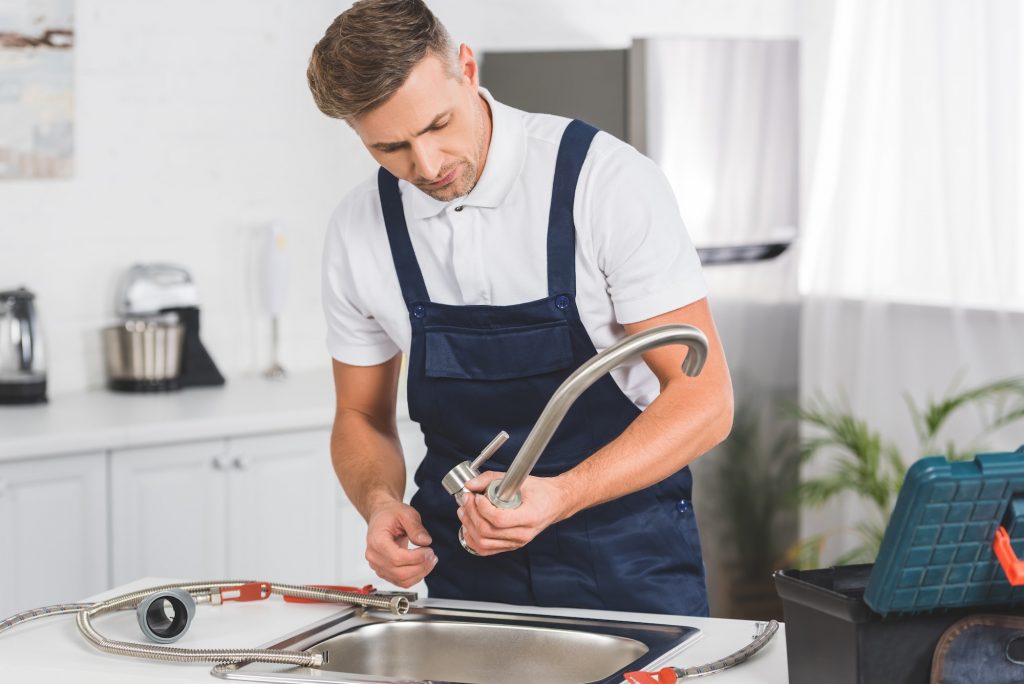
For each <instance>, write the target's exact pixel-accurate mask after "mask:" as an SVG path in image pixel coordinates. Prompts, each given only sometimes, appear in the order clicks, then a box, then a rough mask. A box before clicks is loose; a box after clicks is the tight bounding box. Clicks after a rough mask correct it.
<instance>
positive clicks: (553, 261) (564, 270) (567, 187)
mask: <svg viewBox="0 0 1024 684" xmlns="http://www.w3.org/2000/svg"><path fill="white" fill-rule="evenodd" d="M595 135H597V129H596V128H594V127H593V126H591V125H590V124H588V123H586V122H585V121H581V120H579V119H573V120H572V121H571V122H570V123H569V125H568V126H567V127H566V129H565V132H564V133H563V134H562V142H561V143H560V144H559V146H558V158H557V159H556V161H555V180H554V185H553V186H552V188H551V213H550V215H549V216H548V296H554V295H557V294H568V295H572V296H575V295H576V224H575V223H574V222H573V220H572V208H573V205H574V203H575V201H576V182H577V181H578V180H579V177H580V169H581V168H583V160H584V159H586V158H587V151H588V150H589V149H590V143H591V141H592V140H593V139H594V136H595Z"/></svg>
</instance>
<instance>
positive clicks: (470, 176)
mask: <svg viewBox="0 0 1024 684" xmlns="http://www.w3.org/2000/svg"><path fill="white" fill-rule="evenodd" d="M476 112H477V117H476V160H472V159H463V160H461V161H458V162H455V163H454V164H452V165H449V166H447V167H445V168H443V169H441V171H440V173H438V176H440V177H441V178H444V177H445V176H447V175H448V174H449V173H451V172H452V169H454V168H456V167H458V166H462V170H461V171H459V172H458V174H456V176H455V178H454V180H452V182H451V183H449V184H448V185H446V186H445V187H443V188H436V189H433V190H431V189H430V188H425V187H422V186H421V187H420V190H422V191H423V192H425V193H427V195H429V196H430V197H432V198H434V199H435V200H437V201H439V202H451V201H452V200H454V199H458V198H459V197H465V196H466V195H468V194H469V193H470V192H472V191H473V188H475V187H476V183H477V175H478V173H477V169H478V164H479V160H480V159H481V157H483V154H484V136H485V135H486V134H487V127H486V126H485V125H484V121H483V117H485V116H487V115H486V114H485V113H484V112H483V111H482V107H477V110H476Z"/></svg>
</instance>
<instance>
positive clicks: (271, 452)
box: [110, 430, 337, 584]
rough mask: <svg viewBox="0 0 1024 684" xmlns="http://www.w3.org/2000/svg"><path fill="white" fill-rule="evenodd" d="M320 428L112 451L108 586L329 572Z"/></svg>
mask: <svg viewBox="0 0 1024 684" xmlns="http://www.w3.org/2000/svg"><path fill="white" fill-rule="evenodd" d="M328 435H329V433H328V431H327V430H308V431H299V432H280V433H274V434H269V435H260V436H248V437H242V438H229V439H218V440H209V441H203V442H192V443H183V444H172V445H166V446H158V447H149V448H139V449H126V450H118V451H113V452H111V457H110V458H111V494H112V502H113V505H112V544H113V559H114V561H113V565H114V568H113V570H114V572H113V577H114V583H115V584H119V583H122V582H127V581H131V580H133V579H137V578H139V577H144V576H163V577H185V578H190V579H192V578H194V579H197V580H198V579H220V578H226V577H238V578H253V579H267V580H272V581H281V582H311V581H317V582H323V581H325V580H327V579H329V578H330V577H331V575H332V571H333V570H334V565H335V544H336V542H335V518H334V515H333V509H334V505H333V504H334V496H335V494H334V492H335V490H336V489H337V485H336V481H335V480H334V475H333V473H332V471H331V467H330V456H329V453H330V452H329V443H328Z"/></svg>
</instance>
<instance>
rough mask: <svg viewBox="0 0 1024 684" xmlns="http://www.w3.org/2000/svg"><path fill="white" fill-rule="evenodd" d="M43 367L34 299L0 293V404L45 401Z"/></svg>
mask: <svg viewBox="0 0 1024 684" xmlns="http://www.w3.org/2000/svg"><path fill="white" fill-rule="evenodd" d="M45 363H46V355H45V352H44V351H43V335H42V331H41V330H40V327H39V319H38V317H37V316H36V306H35V295H34V294H32V293H31V292H29V291H28V290H26V289H25V288H24V287H22V288H18V289H17V290H9V291H7V292H0V404H34V403H37V402H41V401H46V365H45Z"/></svg>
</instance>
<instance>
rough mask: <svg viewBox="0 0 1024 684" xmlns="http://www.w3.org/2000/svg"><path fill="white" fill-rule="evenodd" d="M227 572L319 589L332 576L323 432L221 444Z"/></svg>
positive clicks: (333, 485) (332, 486)
mask: <svg viewBox="0 0 1024 684" xmlns="http://www.w3.org/2000/svg"><path fill="white" fill-rule="evenodd" d="M228 453H229V457H230V475H229V477H228V502H229V509H228V510H229V515H228V539H227V548H228V572H229V574H230V575H231V576H233V577H242V578H248V577H252V578H256V579H264V578H266V579H269V580H276V581H279V582H288V583H296V584H297V583H303V582H311V583H318V584H324V583H328V582H330V581H331V580H332V579H333V576H334V562H335V558H334V549H335V546H336V541H335V540H336V536H337V535H336V534H335V529H336V527H335V525H336V523H335V518H334V497H335V492H336V491H337V490H339V489H340V486H339V485H338V481H337V478H335V476H334V469H333V468H332V467H331V456H330V432H329V431H327V430H314V431H308V432H293V433H284V434H274V435H264V436H259V437H245V438H242V439H231V440H229V445H228Z"/></svg>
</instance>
